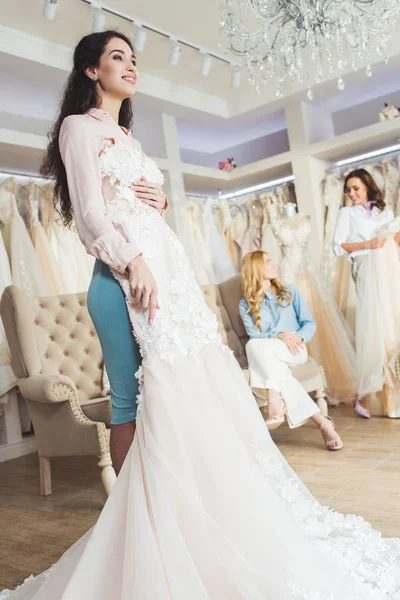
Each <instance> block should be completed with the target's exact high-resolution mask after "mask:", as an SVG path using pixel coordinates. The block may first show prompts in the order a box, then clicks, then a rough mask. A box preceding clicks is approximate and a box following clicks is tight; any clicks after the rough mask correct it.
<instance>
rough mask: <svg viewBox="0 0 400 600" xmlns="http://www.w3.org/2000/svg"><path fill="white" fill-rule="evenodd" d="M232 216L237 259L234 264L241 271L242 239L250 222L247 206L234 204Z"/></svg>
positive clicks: (232, 230)
mask: <svg viewBox="0 0 400 600" xmlns="http://www.w3.org/2000/svg"><path fill="white" fill-rule="evenodd" d="M231 215H232V224H231V232H232V240H233V247H234V252H235V258H234V261H233V262H234V265H235V267H236V269H237V270H238V271H240V267H241V264H242V258H243V252H242V239H243V235H244V233H245V231H246V229H247V226H248V222H249V215H248V212H247V206H245V205H244V204H233V205H232V206H231Z"/></svg>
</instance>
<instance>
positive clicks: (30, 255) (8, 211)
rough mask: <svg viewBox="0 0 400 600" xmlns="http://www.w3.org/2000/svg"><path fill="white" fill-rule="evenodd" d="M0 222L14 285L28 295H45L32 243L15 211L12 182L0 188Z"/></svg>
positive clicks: (45, 285)
mask: <svg viewBox="0 0 400 600" xmlns="http://www.w3.org/2000/svg"><path fill="white" fill-rule="evenodd" d="M0 221H1V222H2V223H3V230H2V232H3V239H4V245H5V247H6V250H7V254H8V257H9V260H10V267H11V276H12V281H13V284H14V285H17V286H18V287H19V288H21V290H22V291H23V292H24V293H25V294H27V295H28V296H48V295H49V288H48V285H47V283H46V280H45V277H44V275H43V272H42V270H41V268H40V264H39V261H38V259H37V257H36V253H35V248H34V246H33V244H32V240H31V238H30V236H29V233H28V231H27V229H26V227H25V223H24V221H23V219H22V217H21V215H20V214H19V212H18V208H17V203H16V199H15V182H14V181H11V180H10V181H9V180H6V181H4V182H3V183H2V184H1V185H0Z"/></svg>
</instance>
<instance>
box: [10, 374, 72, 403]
mask: <svg viewBox="0 0 400 600" xmlns="http://www.w3.org/2000/svg"><path fill="white" fill-rule="evenodd" d="M18 385H19V389H20V391H21V394H22V395H23V396H24V398H27V399H28V400H34V401H35V402H42V403H44V404H46V403H55V402H67V401H69V400H71V395H74V396H75V397H76V398H78V392H77V389H76V387H75V384H74V382H73V381H72V379H70V378H69V377H66V376H65V375H42V374H40V375H32V376H31V377H26V378H25V377H23V378H21V379H19V381H18Z"/></svg>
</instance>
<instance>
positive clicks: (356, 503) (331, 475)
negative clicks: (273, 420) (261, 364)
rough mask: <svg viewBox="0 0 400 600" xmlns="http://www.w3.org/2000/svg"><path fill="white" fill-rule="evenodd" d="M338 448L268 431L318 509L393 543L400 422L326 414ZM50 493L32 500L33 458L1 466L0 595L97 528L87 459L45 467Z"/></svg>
mask: <svg viewBox="0 0 400 600" xmlns="http://www.w3.org/2000/svg"><path fill="white" fill-rule="evenodd" d="M331 416H332V417H333V418H334V419H335V421H336V424H337V429H338V430H339V431H340V433H341V434H342V437H343V440H344V442H345V448H344V449H343V450H341V451H340V452H328V451H327V450H325V449H324V447H323V445H322V440H321V437H320V434H319V431H318V429H317V428H316V427H315V426H313V425H312V424H307V425H305V426H303V427H301V428H300V429H297V430H294V431H290V430H288V429H287V428H286V427H284V426H283V427H281V428H280V429H278V430H276V431H275V432H273V437H274V440H275V441H276V442H277V444H278V446H279V448H280V449H281V450H282V452H283V454H284V455H285V457H286V458H287V460H288V461H289V463H290V464H291V466H292V467H293V468H294V470H295V471H296V472H297V473H298V475H299V476H300V477H301V478H302V480H303V481H304V482H305V483H306V485H307V486H308V487H309V488H310V489H311V491H312V493H313V494H314V495H315V496H316V498H317V499H318V500H320V501H321V502H322V503H324V504H327V505H329V506H330V507H332V508H334V509H337V510H340V511H342V512H345V513H348V512H352V513H357V514H360V515H362V516H363V517H365V518H366V519H367V520H368V521H370V522H371V523H372V524H373V525H374V526H375V527H377V528H378V529H380V530H381V531H383V533H384V534H385V535H386V536H396V537H400V420H398V421H393V420H390V419H371V420H370V421H366V420H363V419H360V418H357V417H355V416H354V414H353V411H352V410H351V409H350V408H343V407H341V408H339V409H331ZM52 463H53V464H52V472H53V494H52V495H51V496H49V497H47V498H43V497H42V496H40V495H39V478H38V465H37V458H36V455H34V454H30V455H28V456H24V457H22V458H18V459H15V460H12V461H8V462H6V463H0V590H1V589H3V588H4V587H10V588H14V587H15V586H16V585H18V584H20V583H21V582H22V581H23V580H24V578H25V577H27V576H28V575H30V574H31V573H33V574H35V575H36V574H38V573H40V572H41V571H43V570H45V569H46V568H48V567H49V566H50V565H51V564H53V563H54V562H56V561H57V559H58V558H59V557H60V556H61V554H62V553H63V552H64V551H65V550H66V549H67V548H68V547H69V546H70V545H71V544H72V543H73V542H75V541H76V540H77V539H78V538H79V537H80V536H81V535H82V534H83V533H85V531H86V530H87V529H89V528H90V527H91V526H92V525H93V524H94V523H95V521H96V518H97V516H98V514H99V512H100V510H101V508H102V506H103V503H104V501H105V494H104V492H103V488H102V484H101V481H100V476H99V475H100V471H99V469H98V468H97V466H96V460H95V459H94V458H93V459H91V458H85V459H83V460H82V459H79V460H78V459H57V460H53V461H52Z"/></svg>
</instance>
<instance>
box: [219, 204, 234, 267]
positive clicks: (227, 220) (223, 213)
mask: <svg viewBox="0 0 400 600" xmlns="http://www.w3.org/2000/svg"><path fill="white" fill-rule="evenodd" d="M215 212H216V213H217V225H218V229H219V230H220V232H221V235H222V237H223V238H224V240H225V244H226V246H227V248H228V252H229V255H230V257H231V259H232V262H233V264H235V260H236V251H235V248H234V243H233V237H232V231H231V225H232V215H231V210H230V206H229V204H228V200H227V199H226V198H218V202H217V204H216V206H215Z"/></svg>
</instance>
